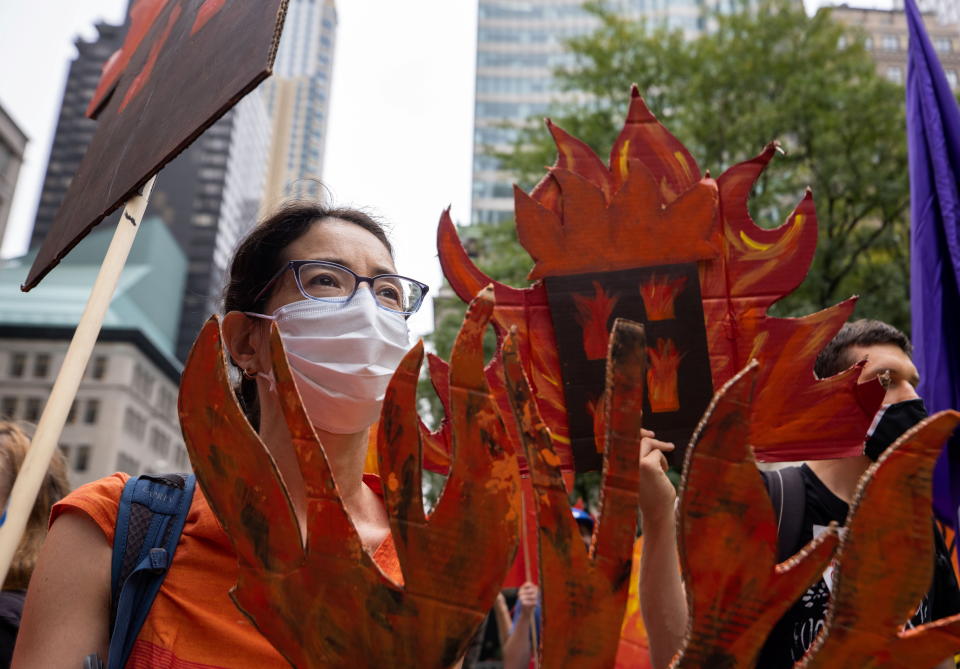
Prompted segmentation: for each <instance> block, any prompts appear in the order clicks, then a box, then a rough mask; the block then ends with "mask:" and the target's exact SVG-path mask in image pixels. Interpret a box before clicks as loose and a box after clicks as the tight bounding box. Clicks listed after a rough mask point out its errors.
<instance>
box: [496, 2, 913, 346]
mask: <svg viewBox="0 0 960 669" xmlns="http://www.w3.org/2000/svg"><path fill="white" fill-rule="evenodd" d="M590 9H591V11H592V12H593V13H594V14H595V15H596V16H597V17H598V19H599V22H600V26H599V28H598V29H597V30H596V31H595V32H593V33H591V34H588V35H586V36H583V37H579V38H575V39H573V40H571V41H570V42H569V47H570V49H571V50H572V52H573V53H574V54H575V65H574V66H573V67H570V68H567V69H561V70H559V71H558V72H557V73H556V78H557V81H558V83H559V85H560V86H562V87H563V88H564V89H567V90H576V91H581V92H582V93H585V94H586V95H584V96H578V97H580V100H579V101H578V102H576V103H567V104H565V105H562V106H556V107H555V108H554V110H553V113H552V116H553V118H554V121H555V122H556V123H557V124H558V125H560V126H561V127H563V128H564V129H565V130H567V131H568V132H571V133H572V134H573V135H575V136H577V137H580V138H581V139H583V140H584V141H585V142H587V143H588V144H589V145H590V146H591V147H593V148H594V150H595V151H597V153H598V154H599V155H601V156H604V155H606V152H608V151H609V148H610V146H611V145H612V143H613V140H614V138H615V137H616V135H617V133H618V132H619V130H620V128H621V127H622V124H623V116H624V113H625V110H626V105H627V100H628V87H629V85H630V83H631V82H636V83H637V84H638V85H639V87H640V90H641V92H642V93H643V95H644V97H645V99H646V101H647V103H648V105H649V106H650V108H651V110H652V111H653V112H654V113H655V114H656V115H657V117H658V118H659V119H660V120H661V122H663V123H664V124H665V125H666V126H667V127H668V128H669V129H670V130H671V131H672V132H673V133H674V134H675V135H676V136H677V137H678V138H679V139H680V141H682V142H683V143H684V144H685V145H686V146H687V148H688V149H689V150H690V152H691V153H692V154H693V156H694V157H695V158H696V159H697V160H698V162H699V163H700V165H701V168H705V169H709V170H710V171H711V173H712V174H713V175H714V176H717V175H718V174H720V173H721V172H722V171H723V170H725V169H727V168H728V167H730V166H732V165H734V164H735V163H737V162H739V161H742V160H745V159H748V158H750V157H752V156H754V155H756V154H758V153H759V152H760V151H761V150H762V148H763V146H764V145H765V144H766V143H767V142H769V141H771V140H779V141H780V142H781V144H782V146H783V148H784V151H785V155H784V156H781V157H779V158H778V159H775V160H774V162H773V163H772V164H771V166H770V167H769V168H768V169H767V171H766V173H765V174H764V176H763V177H762V179H761V181H760V182H759V183H758V185H757V187H756V189H755V192H754V194H753V197H752V200H751V203H750V208H751V212H752V214H753V217H754V220H756V222H757V223H758V224H759V225H762V226H765V227H775V226H777V225H780V224H781V223H782V222H783V221H784V220H786V217H787V216H788V214H789V213H790V211H791V210H792V208H793V207H794V206H795V205H796V204H797V202H799V200H800V198H801V197H802V196H803V193H804V190H805V188H806V187H807V186H810V187H811V188H812V189H813V193H814V200H815V202H816V205H817V216H818V220H819V226H820V227H819V231H820V236H819V244H818V249H817V255H816V257H815V259H814V262H813V266H812V267H811V270H810V272H809V274H808V276H807V279H806V281H805V282H804V284H803V285H802V286H801V287H800V288H799V289H798V290H797V291H796V292H795V293H794V294H792V295H790V296H789V297H787V298H786V299H785V300H783V301H782V302H781V303H780V304H778V305H777V306H776V307H775V311H776V314H777V315H790V316H795V315H804V314H808V313H811V312H813V311H816V310H819V309H822V308H824V307H826V306H829V305H831V304H834V303H836V302H839V301H840V300H842V299H845V298H846V297H849V296H850V295H851V294H859V295H860V302H859V304H858V307H857V310H858V314H859V315H861V316H869V317H874V318H880V319H883V320H886V321H888V322H891V323H893V324H895V325H897V326H898V327H900V328H902V329H905V330H906V329H908V328H909V285H908V281H909V262H908V259H907V249H908V241H907V240H908V234H909V233H908V222H907V213H908V203H909V186H908V182H907V170H906V164H907V163H906V161H907V157H906V139H905V135H904V124H905V121H904V104H903V89H902V87H900V86H897V85H895V84H893V83H891V82H889V81H887V80H885V79H883V78H882V77H880V76H879V75H878V74H877V71H876V65H875V63H874V61H873V60H872V58H871V56H870V55H869V53H868V52H867V51H866V50H865V48H864V46H863V40H862V39H861V38H860V36H859V35H858V34H857V33H856V32H855V31H852V30H851V29H850V28H849V27H846V26H843V25H842V24H840V23H838V22H837V21H836V20H834V19H833V18H832V16H831V14H830V11H829V10H822V11H820V12H818V13H817V14H816V15H815V16H812V17H808V16H807V15H806V14H805V12H804V11H803V8H802V5H801V3H798V2H795V1H794V0H762V1H761V2H760V3H759V6H757V7H756V8H755V9H751V8H749V7H747V6H745V7H743V8H742V9H741V11H739V12H738V13H735V14H729V15H717V16H714V17H713V18H712V22H713V23H714V29H713V30H712V31H710V32H708V33H706V34H704V35H702V36H701V37H698V38H696V39H692V40H684V39H683V37H682V35H681V34H680V33H679V32H669V31H667V30H664V29H652V28H650V27H649V26H648V25H646V24H645V23H643V22H638V21H631V20H627V19H623V18H621V17H619V16H618V15H616V14H615V13H613V12H611V11H608V10H606V9H605V8H604V7H603V5H602V4H599V3H593V4H591V5H590ZM554 156H555V147H554V146H553V143H552V141H551V139H550V137H549V134H548V133H547V132H546V131H545V130H544V129H543V127H542V126H541V125H539V124H532V125H531V126H529V127H527V128H525V129H524V130H523V131H522V132H521V133H520V137H519V139H518V140H517V144H516V146H515V147H514V148H513V149H512V150H511V151H510V152H507V153H503V154H502V155H500V156H499V158H500V159H501V161H502V163H503V166H504V168H505V169H506V170H507V171H508V172H509V173H510V174H512V175H513V176H514V177H515V178H516V179H517V180H518V181H519V182H520V183H521V184H522V185H524V186H525V187H529V186H531V185H532V184H533V183H535V182H536V181H537V180H538V179H539V178H540V177H541V176H542V175H543V167H542V166H543V165H546V164H550V163H552V162H553V160H554Z"/></svg>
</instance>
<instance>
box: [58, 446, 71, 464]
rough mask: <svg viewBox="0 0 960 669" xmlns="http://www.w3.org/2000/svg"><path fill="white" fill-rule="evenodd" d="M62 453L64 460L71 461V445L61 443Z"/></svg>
mask: <svg viewBox="0 0 960 669" xmlns="http://www.w3.org/2000/svg"><path fill="white" fill-rule="evenodd" d="M60 454H61V455H62V456H63V459H64V461H66V462H68V463H69V462H70V447H69V446H67V445H66V444H60Z"/></svg>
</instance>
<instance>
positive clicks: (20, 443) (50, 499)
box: [0, 421, 70, 590]
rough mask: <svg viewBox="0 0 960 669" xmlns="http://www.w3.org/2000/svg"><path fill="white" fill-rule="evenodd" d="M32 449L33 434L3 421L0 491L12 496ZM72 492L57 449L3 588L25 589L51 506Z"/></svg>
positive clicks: (1, 431) (41, 543) (44, 531)
mask: <svg viewBox="0 0 960 669" xmlns="http://www.w3.org/2000/svg"><path fill="white" fill-rule="evenodd" d="M28 450H30V438H29V437H28V436H27V434H26V433H25V432H24V431H23V430H22V429H20V427H19V426H17V425H16V424H15V423H11V422H8V421H0V495H2V492H3V491H5V492H6V495H3V499H9V497H10V491H11V490H13V482H14V481H15V480H16V479H17V475H18V474H19V473H20V467H22V466H23V459H24V458H25V457H26V456H27V451H28ZM68 492H70V484H69V483H68V482H67V468H66V464H65V463H64V460H63V456H62V455H61V454H60V451H59V450H57V451H54V454H53V458H52V459H51V460H50V466H49V467H48V468H47V475H46V476H44V478H43V483H42V484H41V486H40V492H39V493H38V494H37V500H36V502H34V504H33V510H32V511H30V517H29V518H28V519H27V528H26V530H24V532H23V537H22V538H21V539H20V544H19V545H18V546H17V552H16V553H14V555H13V561H12V562H11V563H10V571H9V572H7V578H6V580H5V581H4V582H3V589H4V590H26V589H27V585H28V584H29V583H30V575H31V574H33V568H34V567H35V566H36V564H37V556H38V555H39V554H40V546H41V545H43V540H44V539H45V538H46V536H47V523H48V522H49V521H50V509H51V508H53V505H54V504H56V503H57V502H59V501H60V500H61V499H63V497H64V496H66V494H67V493H68Z"/></svg>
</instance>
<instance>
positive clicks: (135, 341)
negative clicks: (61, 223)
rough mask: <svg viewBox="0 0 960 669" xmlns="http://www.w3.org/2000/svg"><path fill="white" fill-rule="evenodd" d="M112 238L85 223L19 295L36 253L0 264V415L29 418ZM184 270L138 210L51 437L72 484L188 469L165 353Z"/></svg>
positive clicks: (158, 225) (167, 240)
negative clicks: (49, 268) (76, 239)
mask: <svg viewBox="0 0 960 669" xmlns="http://www.w3.org/2000/svg"><path fill="white" fill-rule="evenodd" d="M112 236H113V233H112V231H111V230H110V229H109V228H108V227H106V226H104V227H103V228H100V229H97V230H95V231H94V232H93V233H91V234H90V235H89V236H88V237H87V238H86V239H84V240H83V241H82V242H81V243H80V244H79V245H78V246H77V247H76V248H75V249H74V250H73V251H71V253H70V255H68V256H67V257H66V258H65V259H64V260H63V261H62V262H61V263H60V265H59V266H58V267H57V269H56V270H55V271H53V272H51V273H50V275H49V276H47V277H46V278H45V279H44V280H43V282H42V283H41V284H40V285H39V286H38V287H37V288H35V289H33V290H32V291H30V293H27V294H24V293H22V292H20V284H21V282H22V281H23V278H24V276H25V275H26V272H27V269H28V268H29V267H30V265H31V263H32V262H33V259H34V257H35V255H36V251H35V250H34V251H33V252H31V253H29V254H27V255H26V256H24V257H22V258H15V259H12V260H7V261H3V262H2V264H0V417H2V418H4V419H12V420H18V421H24V422H27V423H36V422H37V421H38V420H39V418H40V415H41V412H42V411H43V407H44V405H45V404H46V401H47V398H48V397H49V394H50V390H51V388H52V386H53V381H54V379H55V378H56V375H57V372H58V371H59V368H60V365H61V364H62V362H63V358H64V355H65V354H66V351H67V347H68V346H69V343H70V340H71V338H72V336H73V332H74V329H75V328H76V325H77V323H78V321H79V319H80V314H81V313H82V311H83V308H84V305H85V303H86V299H87V297H88V295H89V293H90V289H91V287H92V285H93V281H94V278H95V277H96V274H97V272H98V271H99V269H100V262H101V261H102V259H103V255H104V253H105V252H106V249H107V246H108V244H109V243H110V239H111V237H112ZM186 270H187V260H186V258H185V257H184V254H183V252H182V251H181V250H180V248H179V246H178V245H177V243H176V242H175V241H174V239H173V236H172V235H171V234H170V231H169V229H168V228H167V226H165V225H164V222H163V221H161V220H160V219H159V218H157V217H147V218H146V219H145V220H144V221H143V223H142V229H141V230H140V231H139V234H138V235H137V239H136V241H135V243H134V245H133V248H132V249H131V252H130V257H129V260H128V262H127V264H126V267H125V268H124V270H123V274H122V275H121V278H120V282H119V284H118V286H117V290H116V294H115V297H114V299H113V301H112V302H111V304H110V309H109V311H108V312H107V315H106V318H105V320H104V325H103V330H102V332H101V334H100V338H99V340H98V342H97V344H96V347H95V348H94V351H93V355H92V356H91V358H90V362H89V364H88V366H87V370H86V372H85V374H84V377H83V381H82V382H81V384H80V390H79V392H78V393H77V398H76V401H74V403H73V405H72V407H71V409H70V413H69V416H68V418H67V424H66V426H65V428H64V431H63V434H62V437H61V441H60V448H61V450H62V451H63V453H64V455H65V456H66V459H67V464H68V471H69V474H70V482H71V484H72V485H74V486H76V485H81V484H83V483H86V482H88V481H93V480H95V479H97V478H100V477H102V476H106V475H108V474H110V473H112V472H114V471H125V472H127V473H129V474H139V473H145V472H167V471H188V470H189V467H190V464H189V460H188V458H187V453H186V449H185V447H184V444H183V439H182V437H181V434H180V424H179V419H178V416H177V408H176V405H177V388H178V384H179V380H180V372H181V369H182V367H181V364H180V363H179V361H178V360H177V359H176V357H175V355H174V350H175V344H176V337H177V322H176V321H177V316H178V313H179V306H180V300H181V296H182V294H183V287H184V283H185V277H186Z"/></svg>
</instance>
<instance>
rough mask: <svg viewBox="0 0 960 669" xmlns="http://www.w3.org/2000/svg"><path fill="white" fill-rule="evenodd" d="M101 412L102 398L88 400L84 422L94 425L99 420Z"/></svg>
mask: <svg viewBox="0 0 960 669" xmlns="http://www.w3.org/2000/svg"><path fill="white" fill-rule="evenodd" d="M99 413H100V400H87V410H86V411H84V412H83V422H84V423H86V424H87V425H93V424H94V423H96V422H97V415H98V414H99Z"/></svg>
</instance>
